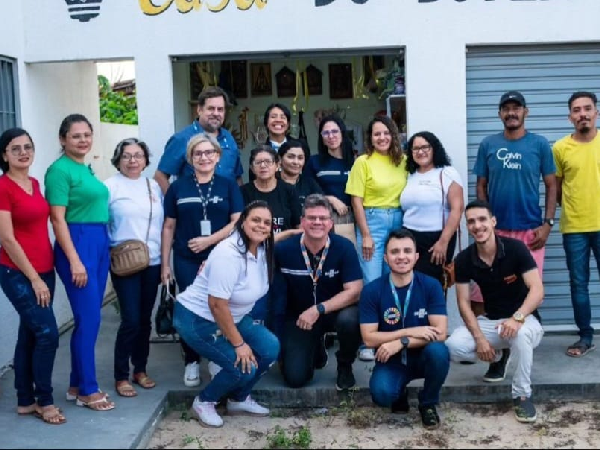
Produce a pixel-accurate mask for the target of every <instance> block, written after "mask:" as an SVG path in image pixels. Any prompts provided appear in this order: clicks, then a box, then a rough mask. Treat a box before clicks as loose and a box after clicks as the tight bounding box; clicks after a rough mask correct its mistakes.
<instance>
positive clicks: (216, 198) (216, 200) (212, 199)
mask: <svg viewBox="0 0 600 450" xmlns="http://www.w3.org/2000/svg"><path fill="white" fill-rule="evenodd" d="M223 200H225V199H224V198H223V197H219V196H218V195H215V196H214V197H213V198H211V199H210V201H211V202H212V203H214V204H215V205H216V204H217V203H219V202H222V201H223Z"/></svg>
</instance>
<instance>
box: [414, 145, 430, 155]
mask: <svg viewBox="0 0 600 450" xmlns="http://www.w3.org/2000/svg"><path fill="white" fill-rule="evenodd" d="M430 151H431V145H429V144H427V145H421V146H420V147H413V148H412V152H413V153H419V152H423V153H429V152H430Z"/></svg>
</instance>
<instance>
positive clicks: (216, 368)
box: [208, 361, 222, 380]
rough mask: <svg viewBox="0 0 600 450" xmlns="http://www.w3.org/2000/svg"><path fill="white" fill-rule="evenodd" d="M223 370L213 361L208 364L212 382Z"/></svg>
mask: <svg viewBox="0 0 600 450" xmlns="http://www.w3.org/2000/svg"><path fill="white" fill-rule="evenodd" d="M221 370H222V368H221V366H219V365H218V364H215V363H214V362H212V361H209V362H208V373H209V374H210V379H211V380H213V379H214V378H215V377H216V376H217V374H218V373H219V372H220V371H221Z"/></svg>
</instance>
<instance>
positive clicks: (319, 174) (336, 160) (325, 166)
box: [306, 115, 356, 243]
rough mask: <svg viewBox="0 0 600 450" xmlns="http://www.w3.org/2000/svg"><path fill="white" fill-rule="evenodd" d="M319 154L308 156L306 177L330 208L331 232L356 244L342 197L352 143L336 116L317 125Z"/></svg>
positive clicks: (348, 202) (346, 200)
mask: <svg viewBox="0 0 600 450" xmlns="http://www.w3.org/2000/svg"><path fill="white" fill-rule="evenodd" d="M318 149H319V154H318V155H314V156H311V158H310V160H309V161H308V164H307V166H306V174H307V175H308V176H310V177H312V178H314V179H315V180H316V181H317V183H318V184H319V186H320V187H321V189H322V190H323V193H324V194H325V195H326V196H327V199H328V200H329V202H330V203H331V206H332V207H333V222H334V224H335V225H336V226H335V232H336V233H338V234H342V235H343V236H345V237H347V238H349V239H350V240H351V241H352V242H355V243H356V236H355V234H354V233H355V231H354V214H352V206H351V200H350V195H348V194H346V183H347V182H348V175H349V174H350V170H351V169H352V165H353V164H354V152H353V149H352V141H351V139H350V137H349V136H348V133H347V130H346V125H345V124H344V122H343V121H342V119H341V118H340V117H339V116H336V115H331V116H326V117H324V118H323V120H322V121H321V123H320V125H319V146H318Z"/></svg>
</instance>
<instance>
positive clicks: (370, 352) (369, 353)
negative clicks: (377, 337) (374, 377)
mask: <svg viewBox="0 0 600 450" xmlns="http://www.w3.org/2000/svg"><path fill="white" fill-rule="evenodd" d="M358 359H360V360H361V361H375V350H374V349H372V348H367V347H364V348H361V349H360V351H359V352H358Z"/></svg>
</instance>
